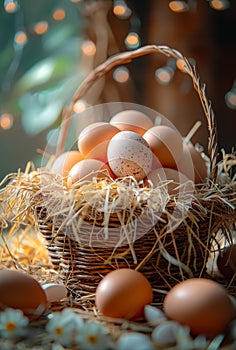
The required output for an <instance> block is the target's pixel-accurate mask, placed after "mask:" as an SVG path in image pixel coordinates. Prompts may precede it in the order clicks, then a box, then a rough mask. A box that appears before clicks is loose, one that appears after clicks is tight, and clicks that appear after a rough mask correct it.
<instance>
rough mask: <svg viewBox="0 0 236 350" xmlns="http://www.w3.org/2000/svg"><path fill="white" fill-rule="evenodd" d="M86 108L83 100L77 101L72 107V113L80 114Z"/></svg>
mask: <svg viewBox="0 0 236 350" xmlns="http://www.w3.org/2000/svg"><path fill="white" fill-rule="evenodd" d="M86 108H87V103H86V102H85V101H84V100H78V101H77V102H75V104H74V106H73V111H74V112H75V113H81V112H83V111H85V109H86Z"/></svg>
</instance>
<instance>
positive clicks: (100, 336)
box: [76, 321, 112, 350]
mask: <svg viewBox="0 0 236 350" xmlns="http://www.w3.org/2000/svg"><path fill="white" fill-rule="evenodd" d="M76 341H77V343H78V344H79V345H80V346H81V349H83V350H106V349H108V348H110V347H111V346H112V341H111V338H110V336H109V332H108V329H107V328H105V327H104V326H102V325H101V324H99V323H98V322H94V321H87V322H86V323H85V324H84V326H83V329H82V330H81V332H80V334H79V335H78V336H77V337H76Z"/></svg>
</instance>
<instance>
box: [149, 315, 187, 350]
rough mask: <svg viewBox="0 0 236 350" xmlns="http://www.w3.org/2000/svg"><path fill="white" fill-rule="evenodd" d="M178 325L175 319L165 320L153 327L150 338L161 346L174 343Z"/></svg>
mask: <svg viewBox="0 0 236 350" xmlns="http://www.w3.org/2000/svg"><path fill="white" fill-rule="evenodd" d="M180 327H181V326H180V324H179V323H177V322H175V321H166V322H164V323H162V324H160V325H159V326H157V327H155V328H154V330H153V331H152V340H153V341H154V343H156V344H158V345H161V346H164V345H173V344H176V339H177V333H178V329H179V328H180Z"/></svg>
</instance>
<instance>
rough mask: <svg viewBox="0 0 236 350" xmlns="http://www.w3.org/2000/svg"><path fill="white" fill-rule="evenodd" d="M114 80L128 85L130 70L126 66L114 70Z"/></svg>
mask: <svg viewBox="0 0 236 350" xmlns="http://www.w3.org/2000/svg"><path fill="white" fill-rule="evenodd" d="M113 79H114V80H115V81H117V82H118V83H122V84H123V83H126V82H127V81H128V80H129V70H128V68H126V67H125V66H120V67H118V68H116V69H115V70H114V73H113Z"/></svg>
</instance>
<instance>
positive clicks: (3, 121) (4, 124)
mask: <svg viewBox="0 0 236 350" xmlns="http://www.w3.org/2000/svg"><path fill="white" fill-rule="evenodd" d="M12 125H13V115H12V114H10V113H3V114H2V115H1V116H0V127H1V128H2V129H3V130H8V129H11V127H12Z"/></svg>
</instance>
